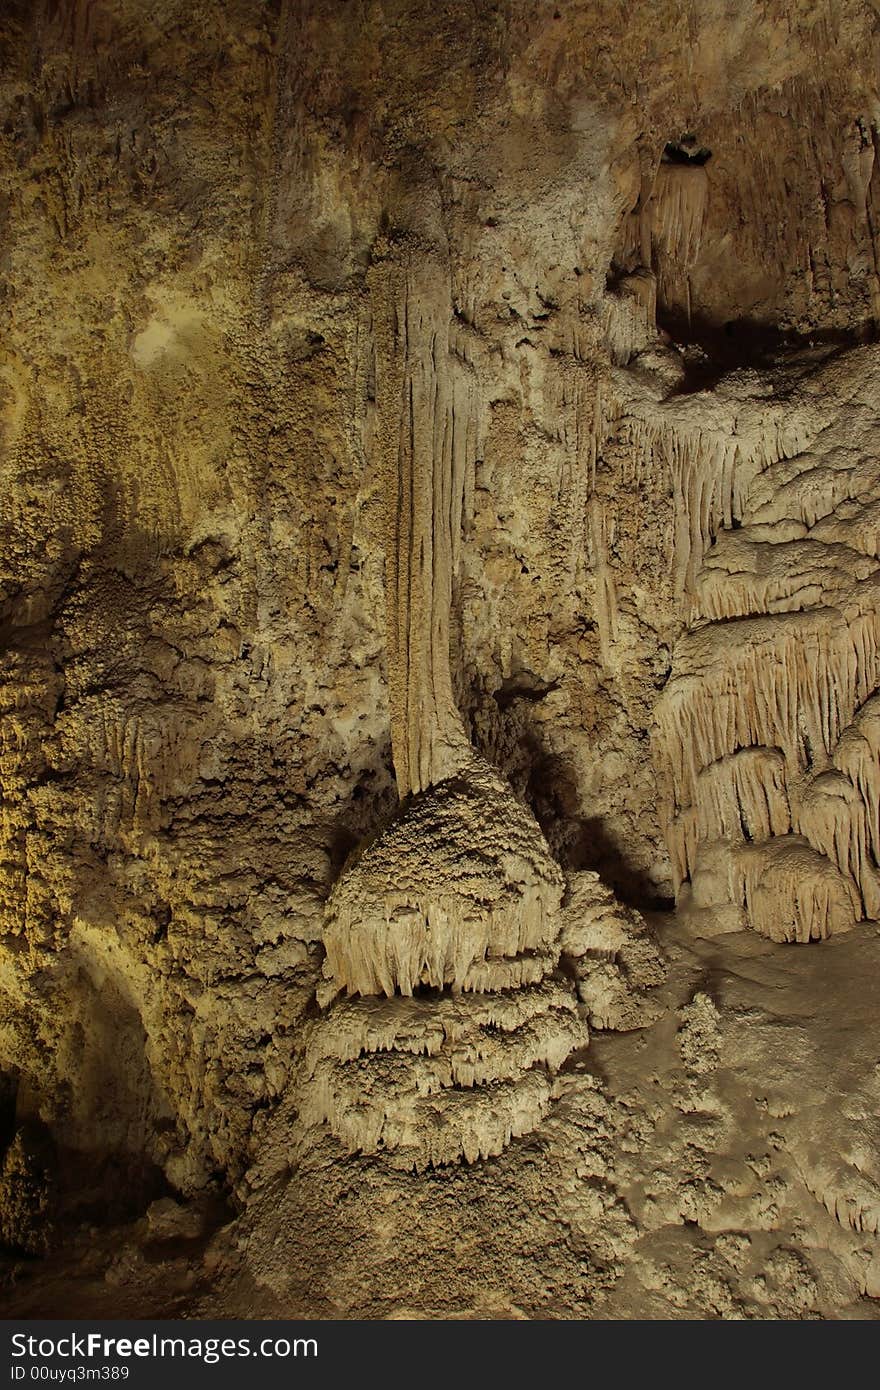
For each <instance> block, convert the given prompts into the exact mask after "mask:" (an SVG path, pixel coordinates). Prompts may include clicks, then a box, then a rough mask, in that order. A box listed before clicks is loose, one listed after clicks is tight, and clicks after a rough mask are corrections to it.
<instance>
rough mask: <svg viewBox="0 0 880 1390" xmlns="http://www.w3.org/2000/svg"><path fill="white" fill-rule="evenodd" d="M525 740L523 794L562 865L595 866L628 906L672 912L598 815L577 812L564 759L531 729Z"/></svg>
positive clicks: (575, 868)
mask: <svg viewBox="0 0 880 1390" xmlns="http://www.w3.org/2000/svg"><path fill="white" fill-rule="evenodd" d="M527 746H528V751H529V763H530V769H529V773H528V778H527V781H526V785H525V788H524V796H525V800H526V802H527V803H528V805H529V806H530V808H531V810H532V812H533V814H534V816H535V819H536V820H537V822H538V824H539V825H540V827H541V829H542V831H543V832H544V835H545V837H546V839H547V842H548V844H549V845H550V847H551V849H552V850H553V852H554V854H555V856H556V858H557V860H558V861H559V864H560V866H561V867H562V869H563V870H565V871H566V872H568V873H579V872H581V871H583V870H585V869H592V870H594V871H595V872H596V873H598V875H599V877H600V879H601V880H602V882H603V883H604V884H605V885H606V887H608V888H610V889H611V890H612V892H613V893H614V894H615V896H616V897H617V898H619V899H620V901H621V902H622V903H624V904H625V905H626V906H627V907H632V908H636V909H637V910H639V911H642V912H644V911H652V912H671V911H672V910H673V908H674V906H675V903H674V899H673V898H671V897H666V896H664V895H662V894H660V893H658V891H657V885H656V884H655V883H654V882H653V880H652V879H651V878H650V877H649V876H648V875H647V873H646V872H645V871H644V870H643V869H640V868H639V867H637V866H636V865H635V864H634V863H633V861H632V859H631V857H630V856H629V855H628V853H627V851H626V850H625V849H624V848H623V847H622V846H621V845H620V844H618V843H617V842H616V841H615V839H614V838H613V836H612V835H611V834H609V832H608V830H607V828H606V826H605V825H604V823H603V820H602V817H601V816H584V815H583V814H582V813H581V811H580V805H579V798H578V790H577V779H576V777H575V775H574V773H573V772H572V770H571V769H570V768H569V767H568V766H567V765H566V763H565V762H564V760H563V759H562V758H560V757H559V756H558V754H553V753H549V752H547V750H546V749H544V748H543V747H542V746H541V744H540V743H539V741H538V740H537V738H535V736H534V734H532V735H531V736H530V737H529V739H528V744H527ZM658 829H659V825H658Z"/></svg>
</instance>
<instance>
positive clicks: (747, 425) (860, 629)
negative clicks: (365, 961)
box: [655, 348, 880, 941]
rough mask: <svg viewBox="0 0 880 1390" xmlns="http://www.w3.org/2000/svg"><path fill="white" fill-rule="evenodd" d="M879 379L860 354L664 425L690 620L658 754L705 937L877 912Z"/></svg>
mask: <svg viewBox="0 0 880 1390" xmlns="http://www.w3.org/2000/svg"><path fill="white" fill-rule="evenodd" d="M878 385H880V356H878V353H877V350H876V349H874V348H864V349H862V350H861V351H859V352H856V353H853V354H850V355H849V356H848V357H846V358H843V359H836V360H832V361H831V362H829V363H826V364H824V365H823V364H821V362H820V363H819V364H815V363H810V362H809V361H804V362H801V363H800V364H798V363H792V364H790V365H789V367H788V369H787V371H782V370H780V371H778V372H777V373H775V374H767V375H766V376H765V377H763V378H762V377H759V376H757V375H751V376H750V377H746V376H742V377H740V378H736V377H734V378H732V379H731V380H730V382H729V384H728V387H727V392H726V397H727V398H726V400H723V399H719V397H718V395H717V394H715V395H714V396H713V398H712V399H710V398H709V397H708V396H706V397H702V398H701V396H699V395H698V396H696V397H694V398H692V399H691V401H690V402H689V411H688V410H684V411H680V412H679V418H678V420H677V421H676V426H675V433H674V438H675V441H676V443H675V450H676V454H677V456H678V458H679V459H680V463H679V468H680V469H681V476H682V478H683V482H682V483H680V484H679V492H680V494H681V497H682V501H681V503H680V509H681V512H682V513H683V516H682V529H683V531H684V532H685V534H686V535H688V539H689V543H688V544H687V545H686V546H684V545H683V546H681V547H680V550H679V554H680V555H681V556H682V559H681V572H682V592H683V602H684V605H685V610H686V613H687V621H688V627H687V630H686V632H685V633H684V634H683V636H682V637H681V639H680V640H679V642H678V643H677V645H676V648H675V653H674V659H673V666H672V675H671V679H670V680H669V682H668V684H667V685H666V688H665V689H664V691H663V694H662V696H661V698H660V700H659V702H658V706H657V724H658V730H657V737H656V743H655V748H656V754H657V759H658V770H659V773H660V791H661V804H662V807H663V815H664V819H665V821H666V824H667V826H668V841H669V846H670V855H671V859H672V864H673V871H674V875H675V883H676V888H677V891H678V892H679V896H680V898H681V897H682V896H683V897H684V899H685V900H686V901H687V903H688V904H689V905H690V906H691V907H692V908H693V909H695V910H696V912H697V914H698V919H697V920H699V921H700V922H701V924H702V929H704V930H709V931H719V930H736V929H738V928H741V927H743V926H747V925H748V926H751V927H753V928H754V929H755V930H757V931H759V932H761V933H762V934H764V935H765V936H769V937H772V938H773V939H774V940H777V941H809V940H811V939H821V938H824V937H827V936H830V935H832V934H834V933H837V932H841V931H845V930H847V929H848V928H849V927H851V926H852V925H853V924H854V923H855V922H857V921H859V920H860V919H861V918H863V917H867V918H875V917H877V916H878V913H880V816H878V805H880V803H878V794H880V776H878V768H880V697H878V694H877V691H878V683H880V531H878V508H877V501H876V497H877V489H878V486H880V468H878V463H877V457H876V446H875V442H874V441H875V439H876V433H877V428H878V411H877V405H876V401H877V391H878ZM664 413H665V412H664ZM668 413H669V415H671V416H673V417H674V416H675V413H676V406H675V404H674V403H671V404H670V406H669V412H668ZM688 416H689V417H690V418H688ZM695 424H696V425H697V428H696V429H695V428H694V425H695ZM683 890H684V891H683Z"/></svg>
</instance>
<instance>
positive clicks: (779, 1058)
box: [2, 920, 880, 1320]
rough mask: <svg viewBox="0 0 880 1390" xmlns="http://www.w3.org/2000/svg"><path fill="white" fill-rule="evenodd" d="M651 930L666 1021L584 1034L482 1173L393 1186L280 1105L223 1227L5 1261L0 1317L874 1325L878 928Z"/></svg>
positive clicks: (156, 1232)
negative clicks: (543, 1112)
mask: <svg viewBox="0 0 880 1390" xmlns="http://www.w3.org/2000/svg"><path fill="white" fill-rule="evenodd" d="M661 933H662V941H663V946H664V949H665V951H666V953H667V955H668V957H669V963H670V970H669V978H668V980H667V982H666V984H665V985H664V986H662V991H663V994H664V996H665V998H664V1002H665V1004H666V1008H665V1010H664V1013H663V1015H662V1017H661V1018H660V1019H659V1021H658V1022H657V1023H656V1024H654V1025H653V1026H652V1027H650V1028H647V1029H643V1030H640V1031H637V1032H632V1033H627V1034H610V1033H608V1034H600V1033H595V1034H594V1035H593V1037H592V1039H591V1042H590V1046H589V1048H588V1049H586V1050H585V1051H584V1052H583V1053H582V1054H580V1055H579V1056H577V1057H574V1058H572V1059H571V1060H570V1062H569V1063H568V1065H567V1067H566V1069H565V1070H564V1071H563V1073H562V1075H561V1076H560V1077H559V1079H558V1084H557V1091H558V1099H557V1102H556V1104H555V1105H554V1107H553V1110H552V1112H551V1114H550V1116H549V1117H548V1119H547V1120H546V1121H545V1123H544V1125H543V1126H542V1128H541V1130H540V1131H539V1132H537V1133H534V1134H532V1135H530V1136H528V1137H527V1138H524V1139H521V1140H518V1141H515V1142H514V1143H513V1144H511V1146H510V1147H509V1148H508V1149H507V1150H506V1151H505V1153H504V1154H502V1155H501V1156H500V1157H499V1158H495V1159H490V1160H485V1161H481V1162H478V1163H476V1164H474V1165H473V1166H471V1167H455V1168H442V1169H438V1170H435V1171H432V1172H428V1173H426V1174H422V1175H421V1176H416V1175H415V1174H412V1173H408V1172H399V1171H394V1170H393V1169H391V1168H389V1167H388V1166H387V1164H386V1163H385V1162H384V1161H382V1160H378V1159H374V1158H363V1157H355V1158H346V1157H345V1156H344V1155H343V1154H342V1152H341V1150H340V1149H339V1147H338V1145H337V1144H336V1142H335V1141H333V1140H330V1139H329V1138H324V1139H322V1140H321V1142H320V1143H318V1144H314V1143H312V1144H307V1143H305V1142H304V1139H303V1136H301V1135H299V1136H298V1135H297V1125H296V1116H295V1113H294V1112H293V1111H292V1110H291V1109H290V1108H288V1107H286V1106H285V1105H283V1104H282V1106H281V1107H280V1108H279V1109H278V1111H276V1112H275V1114H274V1115H273V1116H272V1117H271V1118H270V1119H268V1120H267V1122H266V1123H265V1125H264V1128H263V1131H262V1133H261V1137H260V1143H259V1156H258V1159H257V1161H256V1163H255V1164H254V1167H253V1169H252V1170H251V1172H250V1174H249V1175H248V1183H247V1186H248V1190H249V1195H248V1196H247V1199H246V1201H245V1203H244V1207H243V1210H242V1211H241V1213H240V1214H239V1215H238V1217H237V1218H236V1219H235V1220H233V1221H232V1222H229V1223H227V1224H225V1225H222V1226H219V1227H214V1229H210V1228H208V1229H204V1230H202V1231H198V1223H196V1224H195V1226H194V1225H193V1222H192V1221H191V1220H189V1216H188V1213H187V1211H186V1210H183V1211H181V1212H180V1213H179V1215H180V1221H179V1222H178V1226H177V1228H175V1227H174V1225H173V1223H172V1225H171V1227H168V1225H167V1223H166V1225H165V1226H164V1227H163V1226H162V1225H161V1224H158V1225H157V1222H156V1221H155V1220H153V1221H152V1223H151V1222H150V1221H149V1220H148V1219H147V1218H146V1217H145V1218H143V1219H141V1220H140V1221H137V1222H134V1223H132V1224H130V1225H127V1226H125V1227H116V1228H106V1227H105V1228H89V1229H87V1230H86V1229H83V1230H80V1231H77V1232H75V1233H73V1234H72V1235H71V1236H70V1237H69V1238H68V1239H67V1240H66V1241H65V1242H64V1243H63V1244H62V1245H61V1247H60V1248H58V1249H56V1251H55V1252H54V1253H53V1254H52V1255H51V1256H48V1257H46V1258H45V1259H42V1260H27V1261H24V1260H21V1261H15V1260H7V1262H6V1265H5V1267H4V1269H3V1271H2V1275H3V1290H4V1302H5V1316H7V1317H80V1318H82V1317H94V1316H98V1315H101V1316H105V1317H183V1318H197V1317H258V1318H259V1317H301V1318H318V1319H322V1318H361V1319H384V1318H410V1319H435V1318H436V1319H440V1318H481V1319H487V1318H489V1319H491V1318H505V1319H509V1318H529V1319H582V1318H587V1319H589V1318H603V1319H615V1320H624V1319H632V1318H649V1319H694V1318H701V1319H705V1318H710V1319H712V1318H763V1319H767V1318H770V1319H772V1318H786V1319H791V1318H808V1319H813V1318H874V1317H877V1316H878V1315H880V1241H878V1238H877V1233H878V1230H880V928H878V927H877V926H876V925H875V924H871V923H866V924H863V925H861V926H860V927H858V928H857V929H856V930H855V931H853V932H851V933H849V934H847V935H845V936H841V937H838V938H835V939H832V940H830V941H827V942H823V943H820V944H814V945H811V946H779V945H776V944H773V943H771V942H769V941H766V940H764V939H762V938H760V937H758V936H755V935H754V934H750V933H736V934H727V935H722V936H716V937H713V938H697V937H694V936H693V935H691V934H690V932H689V931H688V928H687V926H686V924H685V923H683V922H682V921H680V920H675V921H673V922H671V923H669V922H668V920H667V923H666V924H665V925H664V926H662V927H661ZM194 1230H196V1231H198V1233H197V1234H193V1231H194ZM872 1295H873V1296H872Z"/></svg>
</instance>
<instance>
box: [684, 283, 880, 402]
mask: <svg viewBox="0 0 880 1390" xmlns="http://www.w3.org/2000/svg"><path fill="white" fill-rule="evenodd" d="M657 327H658V328H659V329H661V330H662V331H663V332H664V333H666V334H668V336H669V337H670V338H671V339H672V341H673V343H674V344H675V346H676V347H678V348H689V347H691V348H693V347H697V348H701V349H702V351H703V353H704V354H705V357H704V360H703V361H699V360H696V361H695V360H694V359H693V358H691V359H689V360H686V361H685V364H684V365H685V375H684V379H683V381H682V383H681V385H680V386H679V387H677V388H676V390H675V391H674V392H673V393H672V394H673V395H691V394H693V393H694V392H697V391H706V390H710V389H711V388H712V387H713V386H715V385H716V384H717V382H718V381H719V380H720V379H721V378H722V377H723V376H725V375H726V374H727V373H728V372H732V371H736V370H738V369H741V368H746V367H750V368H753V369H758V370H762V369H767V368H770V367H774V366H776V367H778V366H779V365H780V364H781V362H782V361H784V360H785V359H790V358H792V357H794V356H795V355H796V354H806V355H807V356H808V358H809V362H808V364H805V365H809V366H810V367H814V366H816V365H817V363H818V362H821V361H825V360H827V359H828V358H830V357H834V356H837V355H838V354H839V353H843V352H847V351H850V350H851V349H853V348H856V347H862V346H864V345H865V344H866V343H870V342H873V341H875V340H876V338H877V326H876V324H875V323H874V321H873V320H872V319H864V320H863V321H862V322H861V323H858V324H854V325H852V326H850V327H847V328H817V329H814V330H812V331H811V332H809V333H801V332H798V331H796V330H795V329H786V328H781V327H780V326H779V325H778V324H775V323H772V322H769V321H767V320H765V319H759V318H739V319H728V320H727V321H726V322H722V321H719V320H718V319H714V318H712V317H710V316H709V315H705V314H692V315H690V317H688V315H687V314H686V313H685V311H684V310H683V309H681V308H669V307H665V308H664V307H661V306H660V305H658V307H657Z"/></svg>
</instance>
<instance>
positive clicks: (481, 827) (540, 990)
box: [300, 258, 587, 1168]
mask: <svg viewBox="0 0 880 1390" xmlns="http://www.w3.org/2000/svg"><path fill="white" fill-rule="evenodd" d="M376 294H377V296H378V305H377V308H376V311H375V313H374V328H375V329H376V342H377V349H376V356H377V360H376V363H375V381H376V394H377V402H376V412H375V416H376V418H375V421H374V422H373V425H372V433H371V443H372V447H373V448H374V449H375V450H376V451H377V455H378V462H379V464H380V466H381V467H382V469H383V473H384V486H385V509H386V516H387V518H388V537H387V550H386V555H387V568H386V606H387V630H388V659H389V668H390V670H389V685H390V691H391V735H392V748H393V753H394V763H395V770H396V773H397V781H398V788H399V791H400V796H401V803H402V804H401V807H400V810H399V812H398V814H397V816H396V817H395V818H394V820H393V821H392V822H391V824H390V825H388V826H387V827H386V828H385V829H384V830H383V831H382V832H381V833H380V834H379V835H378V837H377V838H376V839H374V840H373V841H372V842H370V843H367V844H365V845H364V846H362V847H361V849H360V851H359V852H358V853H357V854H356V855H355V856H354V857H353V858H352V860H351V861H350V862H349V864H348V865H347V866H346V868H345V870H344V872H343V874H342V876H341V877H340V879H339V881H338V882H337V884H336V886H335V888H334V889H333V892H332V893H331V895H330V898H329V900H328V902H327V907H326V913H325V926H324V947H325V951H326V957H325V961H324V979H323V982H322V985H321V987H320V989H319V1002H320V1003H321V1004H322V1005H323V1006H324V1008H325V1009H327V1012H326V1014H325V1015H324V1016H322V1018H321V1019H319V1020H318V1021H316V1023H315V1025H314V1028H313V1034H312V1040H311V1043H310V1046H309V1050H308V1057H307V1062H306V1066H305V1068H304V1072H303V1077H302V1105H301V1110H300V1113H301V1117H302V1119H303V1121H304V1123H305V1124H306V1125H312V1126H315V1127H320V1126H321V1125H323V1124H325V1123H326V1124H327V1125H328V1126H329V1127H330V1129H331V1130H332V1131H333V1133H334V1134H335V1136H336V1137H337V1138H338V1139H339V1140H340V1141H341V1142H342V1143H343V1144H344V1145H346V1146H347V1147H348V1148H349V1149H352V1150H355V1149H357V1150H361V1151H364V1152H368V1153H375V1152H378V1151H380V1150H381V1151H382V1152H383V1153H384V1154H386V1155H387V1156H388V1157H389V1159H390V1161H391V1162H392V1163H393V1164H395V1165H398V1166H403V1167H415V1168H425V1167H429V1166H433V1165H434V1164H438V1163H451V1162H455V1161H456V1160H459V1159H461V1158H464V1159H465V1161H468V1162H471V1161H474V1160H475V1159H477V1158H478V1157H481V1156H483V1157H485V1156H488V1155H491V1154H496V1153H498V1152H500V1151H501V1149H502V1148H504V1146H505V1145H506V1144H508V1143H509V1142H510V1140H511V1138H513V1137H515V1136H518V1135H521V1134H524V1133H526V1132H527V1131H528V1130H530V1129H532V1128H534V1126H535V1125H537V1124H538V1123H539V1122H540V1120H541V1118H542V1116H543V1115H544V1114H545V1112H546V1110H547V1107H548V1105H549V1102H550V1095H551V1084H552V1083H551V1078H552V1075H553V1073H554V1072H555V1071H557V1070H558V1068H559V1067H560V1066H561V1064H562V1062H563V1061H564V1060H565V1058H566V1057H567V1056H568V1054H569V1053H570V1052H571V1051H572V1049H573V1048H577V1047H579V1046H583V1045H585V1043H586V1041H587V1031H586V1025H585V1023H584V1020H583V1018H582V1016H581V1015H580V1014H579V1012H578V1009H577V1001H576V998H575V995H574V992H573V990H572V988H571V985H570V984H569V983H567V982H565V981H564V979H563V978H562V977H561V976H560V977H557V966H558V963H559V956H560V949H561V947H560V941H559V933H560V926H561V919H560V915H559V908H560V903H561V900H562V896H563V888H564V884H563V879H562V874H561V872H560V870H559V868H558V866H557V865H556V863H555V862H554V860H553V859H552V857H551V855H550V852H549V849H548V847H547V844H546V842H545V840H544V837H543V835H542V834H541V831H540V829H539V827H538V825H537V823H536V821H535V820H534V818H533V817H532V816H531V814H530V813H529V812H528V811H526V810H525V808H524V807H523V806H521V805H520V804H519V803H518V802H517V801H516V799H515V798H514V796H513V793H512V791H511V789H510V787H509V786H508V785H507V784H506V783H505V782H504V780H503V778H502V777H501V776H500V775H499V774H498V773H496V772H495V771H494V770H493V769H492V768H491V767H490V766H489V765H488V764H487V763H486V762H485V761H483V760H482V759H481V758H479V757H478V756H477V754H476V752H475V751H474V750H473V748H472V747H471V745H470V742H469V741H468V738H467V736H466V733H465V730H464V725H463V723H462V720H461V717H460V715H459V712H458V709H457V708H456V705H455V702H454V699H453V694H452V681H451V673H450V656H449V626H450V606H451V601H452V585H453V576H454V572H455V567H456V556H457V553H458V547H459V540H460V531H461V525H462V511H463V504H464V496H465V492H466V483H467V472H468V469H469V468H470V467H472V466H473V461H474V450H475V448H476V426H475V424H474V419H473V415H474V412H473V392H472V388H471V385H470V381H469V378H468V376H467V371H466V368H465V367H464V366H463V365H462V363H461V361H460V359H459V358H458V357H456V356H454V355H453V354H451V352H450V347H449V325H450V322H451V321H452V306H451V301H450V296H449V289H448V283H447V280H446V278H445V274H444V271H443V269H442V267H441V265H440V264H439V263H437V262H434V261H431V260H430V259H429V260H428V261H427V262H426V263H424V264H417V263H416V260H415V258H413V260H412V261H411V262H409V263H408V264H407V265H405V266H403V267H399V266H393V267H391V268H390V270H386V273H385V275H384V276H383V277H379V278H378V280H377V287H376ZM389 295H390V296H391V299H392V302H391V303H389V299H388V296H389ZM581 394H582V393H581V386H580V377H578V382H577V384H576V395H577V399H578V400H580V398H581ZM581 471H582V470H578V476H579V478H580V472H581ZM581 486H583V487H585V486H586V479H580V482H579V487H581ZM575 563H576V557H575ZM426 991H428V992H429V993H427V994H426V993H425V992H426ZM342 993H344V994H346V995H348V996H349V998H348V999H347V1000H345V1001H340V1000H339V995H340V994H342Z"/></svg>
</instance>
